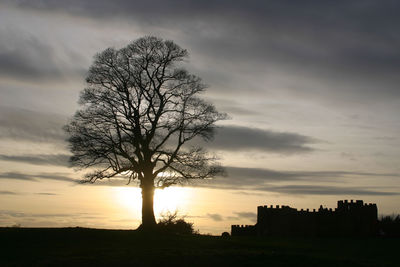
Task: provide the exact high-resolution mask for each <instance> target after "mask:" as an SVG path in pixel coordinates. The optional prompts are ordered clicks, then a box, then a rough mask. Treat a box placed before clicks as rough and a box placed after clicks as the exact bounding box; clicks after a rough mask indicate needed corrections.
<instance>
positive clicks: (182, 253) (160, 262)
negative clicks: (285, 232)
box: [0, 228, 400, 266]
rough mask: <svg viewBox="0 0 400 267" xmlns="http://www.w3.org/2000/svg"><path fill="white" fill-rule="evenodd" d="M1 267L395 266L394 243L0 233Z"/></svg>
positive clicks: (65, 231)
mask: <svg viewBox="0 0 400 267" xmlns="http://www.w3.org/2000/svg"><path fill="white" fill-rule="evenodd" d="M0 240H1V246H2V248H1V250H0V255H1V257H0V266H48V265H51V266H82V265H84V266H267V265H268V266H399V265H398V264H399V263H400V261H399V260H398V255H397V254H398V244H399V241H400V240H399V239H390V238H257V237H219V236H205V235H194V236H183V235H168V234H145V233H140V232H137V231H129V230H101V229H85V228H0Z"/></svg>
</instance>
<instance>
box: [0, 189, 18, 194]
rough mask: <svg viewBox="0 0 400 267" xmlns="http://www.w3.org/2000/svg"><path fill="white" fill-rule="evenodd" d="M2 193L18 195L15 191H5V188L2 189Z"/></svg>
mask: <svg viewBox="0 0 400 267" xmlns="http://www.w3.org/2000/svg"><path fill="white" fill-rule="evenodd" d="M0 195H18V193H17V192H14V191H5V190H1V191H0Z"/></svg>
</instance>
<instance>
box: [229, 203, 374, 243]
mask: <svg viewBox="0 0 400 267" xmlns="http://www.w3.org/2000/svg"><path fill="white" fill-rule="evenodd" d="M377 219H378V209H377V206H376V204H372V203H368V204H367V203H364V202H363V201H362V200H356V201H353V200H350V201H348V200H339V201H338V205H337V208H335V209H332V208H324V207H323V206H322V205H321V206H320V207H319V209H317V210H316V209H313V210H310V209H305V210H304V209H301V210H297V209H295V208H291V207H289V206H285V205H282V206H280V205H276V206H273V205H270V206H266V205H264V206H258V207H257V224H256V225H254V226H251V225H250V226H249V225H246V226H239V225H232V235H236V234H237V235H246V233H256V234H258V235H308V236H309V235H316V236H318V235H342V236H349V235H361V236H364V235H372V234H374V233H375V231H376V224H377Z"/></svg>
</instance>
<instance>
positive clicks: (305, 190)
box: [259, 185, 400, 196]
mask: <svg viewBox="0 0 400 267" xmlns="http://www.w3.org/2000/svg"><path fill="white" fill-rule="evenodd" d="M259 190H263V188H260V189H259ZM264 190H267V191H270V192H278V193H285V194H296V195H297V194H299V195H355V196H358V195H362V196H397V195H400V193H399V192H393V191H390V192H387V191H377V190H371V189H368V187H366V188H359V187H339V186H316V185H287V186H269V187H266V188H264Z"/></svg>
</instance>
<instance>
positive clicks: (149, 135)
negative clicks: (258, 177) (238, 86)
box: [65, 36, 226, 217]
mask: <svg viewBox="0 0 400 267" xmlns="http://www.w3.org/2000/svg"><path fill="white" fill-rule="evenodd" d="M187 57H188V52H187V51H186V50H185V49H182V48H181V47H179V46H178V45H177V44H175V43H174V42H173V41H169V40H162V39H160V38H157V37H152V36H147V37H143V38H140V39H137V40H135V41H133V42H132V43H130V44H129V45H128V46H126V47H124V48H121V49H115V48H108V49H106V50H104V51H103V52H101V53H99V54H97V55H96V56H95V58H94V62H93V64H92V66H91V67H90V69H89V71H88V75H87V78H86V82H87V87H86V88H85V89H84V90H83V91H82V92H81V95H80V100H79V104H80V106H81V108H80V109H79V110H78V111H77V112H76V114H75V115H74V116H73V118H72V119H71V120H70V122H69V123H68V124H67V125H66V126H65V130H66V132H67V133H68V134H69V139H68V141H69V143H70V150H71V152H72V153H73V156H72V157H71V162H72V164H73V165H74V166H76V167H80V168H83V169H86V168H87V169H90V170H91V171H90V172H89V173H87V174H86V176H85V179H84V181H86V182H95V181H96V180H98V179H104V178H113V177H126V178H127V179H128V182H130V181H132V180H138V181H139V182H140V186H141V187H142V195H143V193H144V191H145V188H148V189H146V190H150V189H151V190H153V191H154V188H165V187H168V186H170V185H173V184H177V183H181V182H182V181H187V180H191V179H204V178H209V177H213V176H215V175H216V174H218V173H220V172H221V171H223V170H222V168H221V167H220V166H219V165H218V163H217V161H216V158H215V157H214V156H213V155H210V154H208V153H207V152H206V151H205V150H203V149H202V148H201V147H199V146H196V143H197V142H194V141H195V139H197V138H202V139H204V140H207V141H209V140H210V139H212V137H213V133H214V129H215V122H217V121H219V120H222V119H225V118H226V115H225V114H222V113H219V112H218V111H217V110H216V109H215V107H214V106H213V105H212V104H210V103H208V102H206V101H204V100H203V99H201V98H199V94H200V93H201V92H203V91H204V89H205V88H206V86H205V85H204V84H203V83H202V82H201V79H200V78H199V77H197V76H195V75H193V74H190V73H189V72H188V71H186V70H185V69H183V68H181V67H180V66H179V65H180V64H179V63H181V62H182V61H183V60H185V59H186V58H187ZM151 190H150V191H151ZM151 197H152V195H151ZM151 205H152V203H151ZM153 217H154V215H153Z"/></svg>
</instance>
